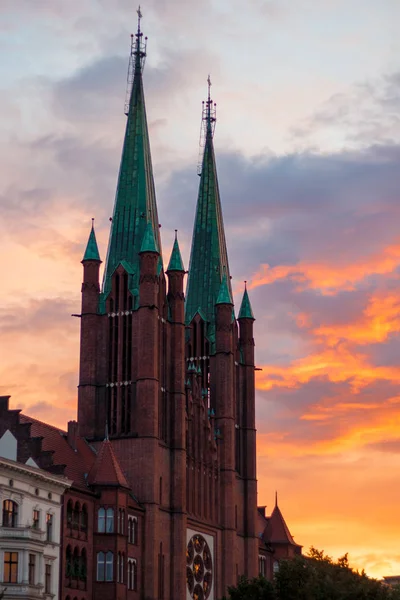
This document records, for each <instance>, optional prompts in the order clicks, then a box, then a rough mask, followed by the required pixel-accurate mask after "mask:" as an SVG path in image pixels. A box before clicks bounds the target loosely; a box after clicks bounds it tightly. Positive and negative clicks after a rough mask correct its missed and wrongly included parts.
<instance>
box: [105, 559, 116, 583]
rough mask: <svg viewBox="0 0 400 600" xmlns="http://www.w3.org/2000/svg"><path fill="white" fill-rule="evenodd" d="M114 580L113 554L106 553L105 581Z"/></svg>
mask: <svg viewBox="0 0 400 600" xmlns="http://www.w3.org/2000/svg"><path fill="white" fill-rule="evenodd" d="M113 578H114V554H113V553H112V552H107V554H106V581H112V580H113Z"/></svg>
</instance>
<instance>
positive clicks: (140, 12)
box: [136, 4, 143, 35]
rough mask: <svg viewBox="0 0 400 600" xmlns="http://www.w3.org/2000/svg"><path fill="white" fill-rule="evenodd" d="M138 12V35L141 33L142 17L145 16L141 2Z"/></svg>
mask: <svg viewBox="0 0 400 600" xmlns="http://www.w3.org/2000/svg"><path fill="white" fill-rule="evenodd" d="M136 12H137V16H138V26H137V32H138V35H140V21H141V20H142V17H143V15H142V11H141V10H140V4H139V8H138V9H137V11H136Z"/></svg>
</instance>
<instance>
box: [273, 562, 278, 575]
mask: <svg viewBox="0 0 400 600" xmlns="http://www.w3.org/2000/svg"><path fill="white" fill-rule="evenodd" d="M272 568H273V571H274V574H275V573H277V572H278V571H279V562H278V561H277V560H274V564H273V566H272Z"/></svg>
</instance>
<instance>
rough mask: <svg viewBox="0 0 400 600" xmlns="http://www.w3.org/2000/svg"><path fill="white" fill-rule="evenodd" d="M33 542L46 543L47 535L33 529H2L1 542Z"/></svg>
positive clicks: (0, 530) (0, 532) (0, 533)
mask: <svg viewBox="0 0 400 600" xmlns="http://www.w3.org/2000/svg"><path fill="white" fill-rule="evenodd" d="M1 539H8V540H10V539H13V540H22V541H26V540H32V541H33V542H39V543H40V542H41V543H46V534H45V532H44V531H41V530H40V529H34V528H33V527H0V540H1Z"/></svg>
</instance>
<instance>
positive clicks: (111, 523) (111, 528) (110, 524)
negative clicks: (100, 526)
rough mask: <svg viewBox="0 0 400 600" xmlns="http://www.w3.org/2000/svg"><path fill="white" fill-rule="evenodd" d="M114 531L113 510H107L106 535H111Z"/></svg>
mask: <svg viewBox="0 0 400 600" xmlns="http://www.w3.org/2000/svg"><path fill="white" fill-rule="evenodd" d="M113 531H114V509H113V508H107V510H106V533H113Z"/></svg>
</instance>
